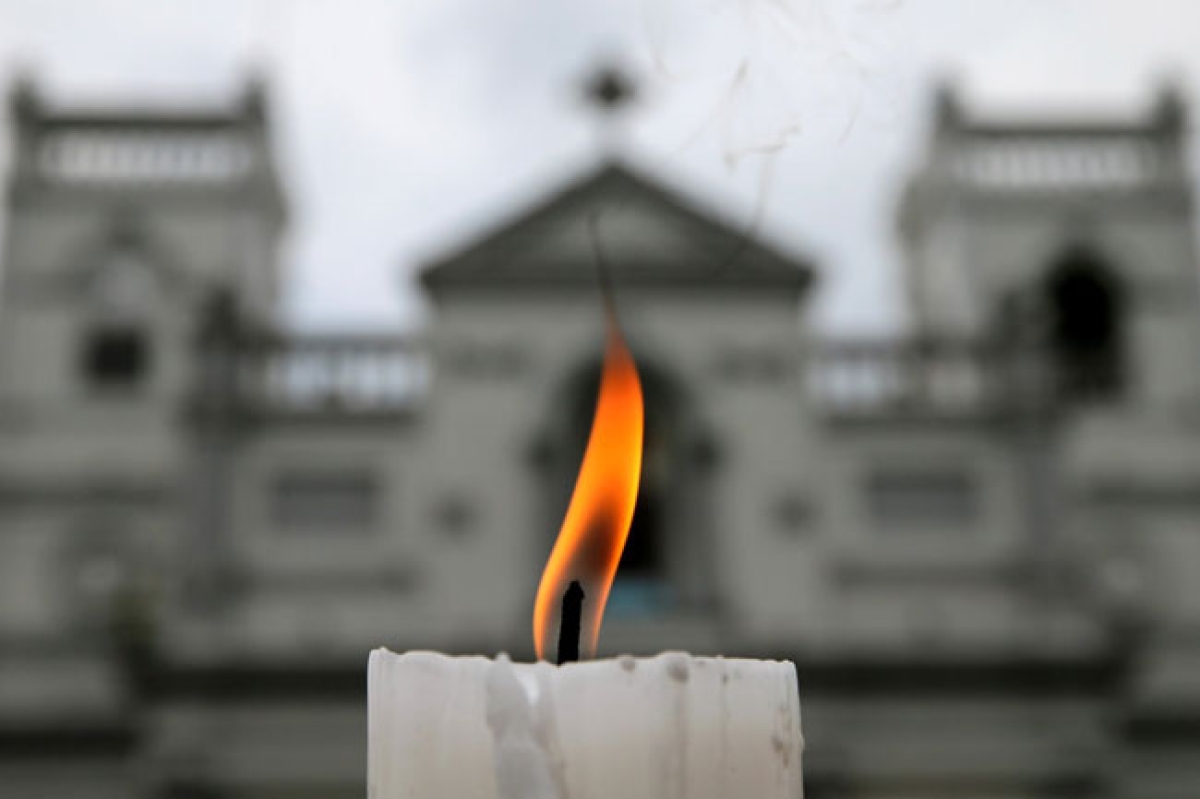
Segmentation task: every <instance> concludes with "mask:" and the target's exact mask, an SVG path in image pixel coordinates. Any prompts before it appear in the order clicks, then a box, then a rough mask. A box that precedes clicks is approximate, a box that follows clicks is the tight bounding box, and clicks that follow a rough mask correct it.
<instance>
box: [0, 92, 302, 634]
mask: <svg viewBox="0 0 1200 799" xmlns="http://www.w3.org/2000/svg"><path fill="white" fill-rule="evenodd" d="M8 112H9V118H10V126H11V132H12V136H11V141H12V157H11V158H10V164H11V168H10V172H9V182H8V187H7V188H8V191H7V195H6V197H7V209H6V210H7V214H6V216H7V224H6V235H5V239H4V252H3V262H4V270H3V282H2V284H0V498H2V499H0V514H3V516H4V519H3V522H2V523H3V524H4V525H5V527H6V528H7V532H8V533H9V534H8V535H7V536H6V537H5V539H4V541H3V542H0V564H2V565H0V583H8V582H10V580H14V579H18V576H19V575H20V574H28V575H30V579H31V580H34V581H35V582H38V583H39V584H40V585H41V586H42V587H40V588H37V589H36V590H31V591H30V592H27V593H26V594H25V595H24V596H25V600H24V601H23V603H8V602H0V605H3V608H2V609H0V636H8V635H11V636H17V637H24V636H32V637H36V638H39V639H41V638H54V637H56V636H59V635H62V634H63V633H65V632H68V631H71V630H72V629H74V628H77V627H78V626H79V625H80V624H83V625H84V626H85V627H86V626H88V624H90V623H88V622H81V620H80V619H77V618H73V617H72V614H73V613H75V611H77V609H78V608H81V607H89V606H90V607H100V606H103V605H104V604H105V603H106V602H108V601H109V600H110V599H111V594H112V592H113V591H114V590H115V588H116V587H118V586H119V585H124V584H125V583H126V582H128V581H129V580H134V579H135V578H134V577H132V576H130V575H132V574H133V573H134V572H138V573H141V574H149V573H153V572H154V571H155V570H157V569H160V568H161V567H162V565H163V564H162V560H163V559H165V558H168V557H169V551H170V548H171V547H172V546H173V545H174V544H173V539H174V535H173V526H174V525H175V524H177V521H176V520H177V519H178V518H179V514H178V513H176V512H175V511H176V508H175V503H176V502H177V500H178V495H179V494H180V493H181V492H180V486H179V482H180V481H179V480H178V472H179V469H180V468H181V466H182V460H183V459H182V457H181V453H182V444H183V441H184V438H183V435H182V432H183V430H182V425H181V424H180V421H181V413H182V412H183V411H184V410H185V409H184V408H183V399H184V397H185V395H186V392H187V389H188V387H189V385H190V383H191V381H192V379H193V374H192V372H193V362H194V360H195V357H194V356H195V328H196V325H197V319H196V315H197V309H198V308H199V307H200V306H201V304H202V302H201V301H202V300H203V299H204V298H205V297H206V296H208V295H209V294H210V293H212V292H214V291H216V290H218V289H220V290H223V291H226V292H230V293H232V294H233V295H235V296H236V297H237V299H238V303H239V305H240V306H241V308H242V309H243V311H244V313H245V315H246V316H247V318H249V319H252V320H253V319H258V320H264V321H265V320H266V319H267V318H268V317H270V316H271V315H273V314H274V311H275V296H276V285H277V282H278V263H277V257H276V249H277V245H278V242H279V238H280V235H281V233H282V230H283V226H284V220H285V210H284V198H283V195H282V191H281V189H280V186H279V182H278V180H277V175H276V168H275V164H274V161H273V158H272V154H271V150H270V144H269V120H268V113H267V106H266V96H265V90H264V87H263V86H262V85H261V84H260V83H259V82H257V81H252V82H250V83H249V84H248V85H247V86H246V87H245V89H244V90H243V91H242V92H241V93H240V96H238V97H236V98H235V99H233V100H231V101H230V102H226V103H222V104H214V105H213V106H211V107H183V108H180V107H168V106H161V105H144V106H136V105H135V106H125V107H112V106H105V107H104V108H103V109H94V108H89V107H87V106H82V105H62V104H58V103H54V102H51V101H49V100H48V99H47V98H45V97H43V96H42V95H41V94H40V93H39V91H38V90H37V88H36V87H35V86H34V85H33V84H32V82H30V81H29V80H27V79H20V80H18V81H17V82H16V83H15V85H14V86H13V87H12V88H11V90H10V96H9V103H8ZM75 590H79V591H95V592H97V593H98V596H97V597H96V600H97V601H95V602H80V601H78V597H75V596H73V593H72V592H73V591H75ZM43 595H44V596H43ZM76 615H77V614H76ZM92 626H93V627H94V626H96V625H92ZM75 632H76V633H78V632H79V630H78V629H75Z"/></svg>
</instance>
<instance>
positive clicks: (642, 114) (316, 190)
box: [0, 0, 1200, 330]
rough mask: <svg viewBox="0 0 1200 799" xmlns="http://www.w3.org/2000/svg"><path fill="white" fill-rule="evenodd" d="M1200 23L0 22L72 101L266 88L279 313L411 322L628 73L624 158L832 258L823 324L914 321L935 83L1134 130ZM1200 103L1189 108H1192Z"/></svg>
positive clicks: (663, 12) (724, 12)
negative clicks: (902, 259) (277, 195)
mask: <svg viewBox="0 0 1200 799" xmlns="http://www.w3.org/2000/svg"><path fill="white" fill-rule="evenodd" d="M1197 31H1200V3H1197V2H1195V0H970V1H969V2H967V1H965V0H258V1H257V2H252V1H251V0H192V1H191V2H185V1H184V0H171V1H170V2H167V0H75V1H69V0H24V1H22V0H0V77H2V78H7V76H8V74H9V73H11V71H12V69H13V68H14V66H16V65H24V66H25V67H26V68H27V69H29V70H31V71H32V72H33V73H34V74H35V75H36V76H37V77H38V79H39V80H40V81H41V82H42V83H43V84H44V86H45V88H46V90H47V91H48V92H49V93H50V94H51V95H52V96H54V97H56V98H60V99H69V98H73V97H86V98H88V99H89V100H95V99H97V98H114V99H119V98H122V97H139V98H144V97H147V96H149V97H166V98H171V99H173V100H175V101H176V102H178V101H181V100H183V99H185V98H187V97H196V98H197V99H200V100H212V99H214V98H220V97H222V96H225V95H227V94H228V93H230V92H232V91H234V90H235V89H236V87H237V85H238V83H239V81H240V80H241V79H242V78H243V76H244V75H245V74H246V72H247V70H248V69H250V68H252V67H253V68H257V69H258V70H259V71H260V72H263V73H265V74H266V75H267V76H268V77H269V79H270V84H271V88H272V91H273V102H274V111H275V118H276V123H277V124H276V134H277V140H278V145H279V151H280V158H281V161H282V165H283V172H284V178H285V180H286V182H287V184H288V187H289V189H290V194H291V201H292V208H293V218H292V226H291V230H290V233H289V236H288V242H287V249H286V253H287V254H286V259H287V261H286V265H287V268H288V270H289V277H290V279H289V282H288V286H289V288H288V292H287V296H286V306H285V311H286V314H287V316H288V318H289V319H291V320H293V321H295V322H296V323H298V324H302V325H305V326H310V327H311V326H316V327H378V326H397V325H409V324H412V323H414V320H417V319H419V309H420V307H421V303H420V300H419V297H418V295H417V292H416V291H415V289H413V288H412V286H411V284H410V283H408V282H407V276H408V275H409V274H410V273H411V271H412V269H413V268H414V267H415V266H418V265H419V264H420V263H422V261H424V260H426V259H428V258H430V257H432V256H434V255H437V254H439V253H441V252H443V251H445V250H446V249H449V248H453V247H454V246H456V245H457V244H459V243H461V240H462V239H463V238H464V237H468V236H470V235H472V234H473V233H475V232H478V231H480V230H482V229H486V228H487V227H488V226H489V223H491V222H492V221H494V220H496V219H497V218H500V217H503V216H505V215H506V212H508V211H511V210H512V207H513V205H514V204H515V203H527V202H529V201H531V200H533V199H534V198H536V196H537V195H538V194H539V193H541V192H543V191H547V190H548V189H550V188H551V187H553V186H554V185H555V184H556V183H558V182H560V181H562V180H565V179H567V177H568V176H569V175H570V174H571V173H572V172H574V171H577V170H580V169H583V168H585V167H586V166H587V165H588V164H590V163H592V162H594V161H595V160H596V159H597V158H598V157H599V152H600V149H601V146H602V145H601V144H600V142H601V139H602V137H601V136H600V135H599V129H598V125H597V122H596V120H595V118H594V115H593V114H591V113H590V112H589V111H588V109H587V108H586V107H585V106H584V105H583V104H582V103H581V102H580V100H579V97H578V85H579V83H580V81H581V80H582V79H583V77H584V76H585V75H586V74H587V72H588V70H589V69H590V68H591V67H592V66H594V65H595V64H596V63H597V62H599V61H602V60H610V61H612V60H615V61H618V62H619V63H621V64H623V65H625V66H626V67H627V68H628V69H629V71H630V72H631V73H633V74H634V75H635V76H636V77H637V78H638V80H639V82H640V84H641V95H642V97H641V102H640V104H639V105H638V106H637V107H636V108H635V109H634V110H633V112H632V113H631V114H630V115H629V116H628V119H627V120H626V121H625V123H624V124H623V125H622V127H621V130H619V131H618V133H619V144H618V147H619V148H620V149H621V150H622V151H623V152H624V153H626V154H627V157H628V159H629V160H631V161H633V162H634V163H636V164H638V165H640V166H642V167H643V168H644V169H645V170H647V171H649V172H650V173H652V174H653V175H655V176H658V177H660V178H661V179H662V180H664V181H666V182H668V183H670V184H672V185H675V186H677V187H682V188H684V189H685V190H687V191H689V192H691V193H694V194H696V195H698V196H699V197H700V198H701V199H702V200H703V201H704V202H705V203H707V204H710V205H714V206H717V207H719V208H721V209H723V211H724V213H726V214H727V215H729V217H730V218H731V219H733V220H735V221H736V222H737V223H738V224H741V225H745V226H747V227H748V228H749V227H753V228H754V229H756V230H758V231H760V234H761V235H762V236H764V237H765V238H767V239H768V240H770V241H771V242H773V243H774V244H776V246H779V247H781V248H783V249H785V250H788V251H793V252H797V253H804V254H807V255H809V256H811V257H812V258H814V259H815V260H816V261H817V263H818V266H819V268H820V271H821V275H822V284H821V294H820V300H819V303H818V306H817V311H818V314H819V319H820V321H821V323H822V324H823V325H824V326H827V327H834V328H838V329H857V330H862V329H878V328H882V327H888V326H891V325H893V324H895V323H896V321H897V319H898V318H899V315H898V311H897V308H898V305H897V300H896V297H895V290H896V275H897V266H898V264H897V257H896V252H895V246H894V240H893V225H892V214H893V209H894V203H895V197H896V194H897V192H898V191H899V188H900V182H901V180H902V178H903V176H904V175H905V173H906V172H907V171H908V170H909V169H910V168H911V167H912V165H913V163H914V162H915V160H916V159H917V158H918V156H919V153H920V148H921V141H922V139H921V137H922V134H923V127H924V124H925V121H926V107H927V102H928V91H929V87H930V84H931V81H932V80H933V79H934V78H935V77H936V76H938V75H941V74H952V75H954V76H956V78H957V81H958V83H959V84H960V85H961V87H962V88H963V90H964V93H965V95H966V98H967V101H968V105H969V106H972V107H977V108H980V109H984V110H988V111H1000V110H1006V109H1028V108H1032V109H1052V110H1059V111H1061V110H1063V109H1064V108H1068V109H1088V110H1097V109H1100V110H1103V109H1111V110H1112V111H1113V112H1114V113H1125V114H1128V113H1131V112H1135V111H1137V110H1138V109H1139V108H1141V107H1143V106H1144V105H1145V104H1146V103H1147V102H1148V101H1149V99H1150V97H1151V94H1152V92H1153V90H1154V87H1155V86H1156V85H1157V84H1158V83H1159V82H1160V81H1161V79H1162V78H1163V77H1164V76H1166V75H1170V74H1174V75H1177V76H1179V77H1180V78H1181V79H1182V80H1183V82H1184V84H1185V87H1186V88H1187V90H1188V94H1189V98H1195V96H1196V95H1195V93H1194V87H1196V86H1198V85H1200V42H1198V39H1200V36H1198V34H1197ZM1193 102H1194V99H1193Z"/></svg>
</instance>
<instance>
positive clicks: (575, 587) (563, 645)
mask: <svg viewBox="0 0 1200 799" xmlns="http://www.w3.org/2000/svg"><path fill="white" fill-rule="evenodd" d="M583 598H584V593H583V586H582V585H580V584H579V581H578V580H572V581H571V584H570V585H568V586H567V590H566V591H565V592H564V593H563V600H562V619H561V621H560V622H559V626H558V665H560V666H561V665H562V664H564V663H571V662H574V661H576V660H579V622H580V619H581V617H582V616H583Z"/></svg>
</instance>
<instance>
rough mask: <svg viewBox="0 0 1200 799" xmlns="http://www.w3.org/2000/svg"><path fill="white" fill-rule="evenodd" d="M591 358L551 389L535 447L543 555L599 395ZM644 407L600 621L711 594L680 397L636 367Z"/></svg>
mask: <svg viewBox="0 0 1200 799" xmlns="http://www.w3.org/2000/svg"><path fill="white" fill-rule="evenodd" d="M600 368H601V367H600V360H599V359H598V358H593V359H590V360H589V361H587V362H586V363H585V364H584V365H582V366H581V367H579V368H578V369H576V370H575V371H574V372H573V373H571V374H570V375H569V376H568V377H567V379H566V380H565V381H564V382H563V383H562V384H561V388H560V390H559V391H558V392H557V393H556V400H555V402H554V403H553V405H554V407H555V409H556V411H557V412H556V413H555V414H553V417H554V418H553V419H551V420H549V423H548V426H547V429H546V431H545V433H544V439H543V442H542V444H543V457H542V458H540V459H539V460H540V462H541V466H542V469H543V479H544V487H545V496H546V498H547V501H546V502H545V503H544V505H545V507H546V529H547V532H548V539H547V548H546V551H547V552H549V546H550V545H551V544H552V542H553V538H554V536H555V535H557V533H558V529H559V526H560V524H561V522H562V518H563V515H564V513H565V511H566V507H567V504H568V502H569V500H570V496H571V491H572V489H573V487H574V483H575V477H576V475H577V474H578V471H579V465H580V462H581V460H582V458H583V450H584V447H585V446H586V444H587V437H588V433H589V431H590V429H591V422H592V415H593V413H594V411H595V405H596V396H597V393H598V391H599V386H600ZM638 372H639V374H640V376H641V381H642V393H643V397H644V400H645V413H646V416H645V419H646V426H645V438H644V445H643V453H642V476H641V482H640V484H639V488H638V499H637V504H636V506H635V508H634V516H633V522H632V524H631V525H630V531H629V537H628V539H627V541H626V544H625V551H624V553H623V554H622V557H621V563H620V567H619V569H618V571H617V578H616V582H615V584H614V586H613V591H612V594H611V595H610V597H609V601H608V608H607V611H606V612H607V616H608V617H609V618H622V617H624V618H639V617H650V616H655V615H662V614H666V613H673V612H679V611H683V610H687V609H693V608H695V607H697V606H698V605H703V604H708V603H709V602H710V600H711V597H712V596H713V595H714V593H715V580H714V578H713V573H712V571H713V569H712V558H713V542H712V537H711V534H710V531H709V530H708V529H707V526H706V524H705V520H706V518H708V517H710V516H711V514H708V513H707V512H706V510H705V502H706V497H707V496H708V495H709V494H710V492H709V491H707V490H706V487H705V483H704V481H705V479H706V473H705V472H706V470H705V468H703V467H704V466H705V465H706V464H704V463H702V462H700V461H701V459H699V458H697V457H696V456H697V453H698V452H699V451H700V450H701V449H702V448H700V447H697V446H695V444H696V442H697V441H698V440H699V439H700V437H699V436H698V435H697V423H696V421H695V419H694V417H693V415H692V414H691V413H690V408H689V407H688V403H687V401H686V397H685V394H684V392H683V391H682V389H681V387H680V385H679V384H678V382H677V381H675V380H674V379H672V378H671V377H670V376H668V375H667V374H666V373H665V372H664V371H662V370H660V369H657V368H655V367H654V366H652V365H648V364H647V363H645V362H644V359H638Z"/></svg>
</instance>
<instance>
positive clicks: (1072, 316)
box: [1042, 245, 1125, 399]
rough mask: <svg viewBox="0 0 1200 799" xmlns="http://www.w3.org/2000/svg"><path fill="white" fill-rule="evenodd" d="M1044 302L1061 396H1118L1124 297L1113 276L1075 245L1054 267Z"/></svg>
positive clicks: (1121, 379)
mask: <svg viewBox="0 0 1200 799" xmlns="http://www.w3.org/2000/svg"><path fill="white" fill-rule="evenodd" d="M1042 298H1043V303H1044V307H1045V311H1046V321H1047V327H1046V337H1047V345H1048V349H1049V355H1050V358H1051V360H1052V362H1053V366H1054V368H1055V373H1056V375H1057V378H1058V384H1059V389H1060V391H1061V392H1062V393H1063V394H1064V395H1065V396H1066V397H1068V398H1073V399H1096V398H1101V397H1106V396H1110V395H1112V394H1114V393H1116V392H1118V391H1120V389H1121V388H1122V386H1123V383H1124V380H1125V364H1124V345H1125V342H1124V337H1125V331H1124V323H1125V295H1124V288H1123V286H1122V285H1121V282H1120V280H1119V278H1118V277H1117V275H1116V273H1115V271H1114V270H1113V269H1112V268H1111V267H1110V266H1109V265H1108V263H1107V262H1106V261H1105V260H1104V259H1103V258H1102V257H1100V256H1099V255H1098V254H1097V253H1096V252H1094V251H1093V250H1092V249H1091V248H1088V247H1085V246H1082V245H1073V246H1071V247H1069V248H1067V249H1066V250H1065V251H1063V252H1062V253H1061V254H1060V255H1059V256H1058V258H1057V259H1056V260H1055V261H1054V262H1053V263H1052V264H1051V266H1050V269H1049V271H1048V272H1047V273H1046V278H1045V281H1044V284H1043V289H1042Z"/></svg>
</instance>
